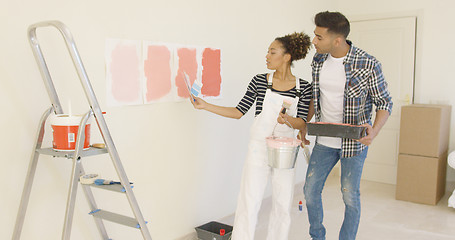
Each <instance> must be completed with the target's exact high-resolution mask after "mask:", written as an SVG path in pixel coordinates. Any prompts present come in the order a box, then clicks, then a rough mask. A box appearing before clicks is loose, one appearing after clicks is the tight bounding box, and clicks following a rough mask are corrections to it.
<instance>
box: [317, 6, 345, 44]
mask: <svg viewBox="0 0 455 240" xmlns="http://www.w3.org/2000/svg"><path fill="white" fill-rule="evenodd" d="M314 23H315V24H316V26H318V27H323V28H327V29H328V31H329V32H332V33H336V34H340V35H343V36H344V37H345V38H347V37H348V35H349V32H350V30H351V28H350V25H349V21H348V19H347V18H346V17H345V16H344V15H343V14H341V13H339V12H329V11H325V12H320V13H318V14H316V16H315V17H314Z"/></svg>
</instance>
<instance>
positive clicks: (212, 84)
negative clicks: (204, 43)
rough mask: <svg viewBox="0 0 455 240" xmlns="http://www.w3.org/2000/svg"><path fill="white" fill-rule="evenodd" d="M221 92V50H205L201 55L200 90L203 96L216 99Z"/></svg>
mask: <svg viewBox="0 0 455 240" xmlns="http://www.w3.org/2000/svg"><path fill="white" fill-rule="evenodd" d="M220 92H221V50H220V49H211V48H206V49H204V52H203V53H202V90H201V93H202V95H204V96H211V97H217V96H220Z"/></svg>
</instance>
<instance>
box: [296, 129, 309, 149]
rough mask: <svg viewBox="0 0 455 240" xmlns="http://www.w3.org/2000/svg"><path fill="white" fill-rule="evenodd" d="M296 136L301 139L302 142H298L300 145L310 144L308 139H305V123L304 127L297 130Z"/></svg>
mask: <svg viewBox="0 0 455 240" xmlns="http://www.w3.org/2000/svg"><path fill="white" fill-rule="evenodd" d="M297 138H298V139H300V140H302V143H301V144H300V146H301V147H305V145H310V140H308V139H306V124H305V127H304V128H301V129H300V130H299V134H298V135H297Z"/></svg>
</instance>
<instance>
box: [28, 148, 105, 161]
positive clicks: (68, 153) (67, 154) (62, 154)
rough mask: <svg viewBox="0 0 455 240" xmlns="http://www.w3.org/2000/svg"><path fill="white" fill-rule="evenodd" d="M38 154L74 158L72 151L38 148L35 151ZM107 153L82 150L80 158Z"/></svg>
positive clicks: (96, 150)
mask: <svg viewBox="0 0 455 240" xmlns="http://www.w3.org/2000/svg"><path fill="white" fill-rule="evenodd" d="M36 151H38V152H39V153H40V154H44V155H50V156H54V157H64V158H73V156H74V152H75V151H74V150H70V151H56V150H54V149H53V148H40V149H37V150H36ZM104 153H107V149H106V148H94V147H90V148H89V149H86V150H82V152H81V157H88V156H93V155H99V154H104Z"/></svg>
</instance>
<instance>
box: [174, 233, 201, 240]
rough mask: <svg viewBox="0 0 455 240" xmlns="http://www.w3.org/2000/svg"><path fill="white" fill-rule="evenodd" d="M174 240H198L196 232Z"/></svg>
mask: <svg viewBox="0 0 455 240" xmlns="http://www.w3.org/2000/svg"><path fill="white" fill-rule="evenodd" d="M174 240H198V239H197V234H196V233H195V232H192V233H189V234H187V235H185V236H183V237H179V238H176V239H174Z"/></svg>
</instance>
